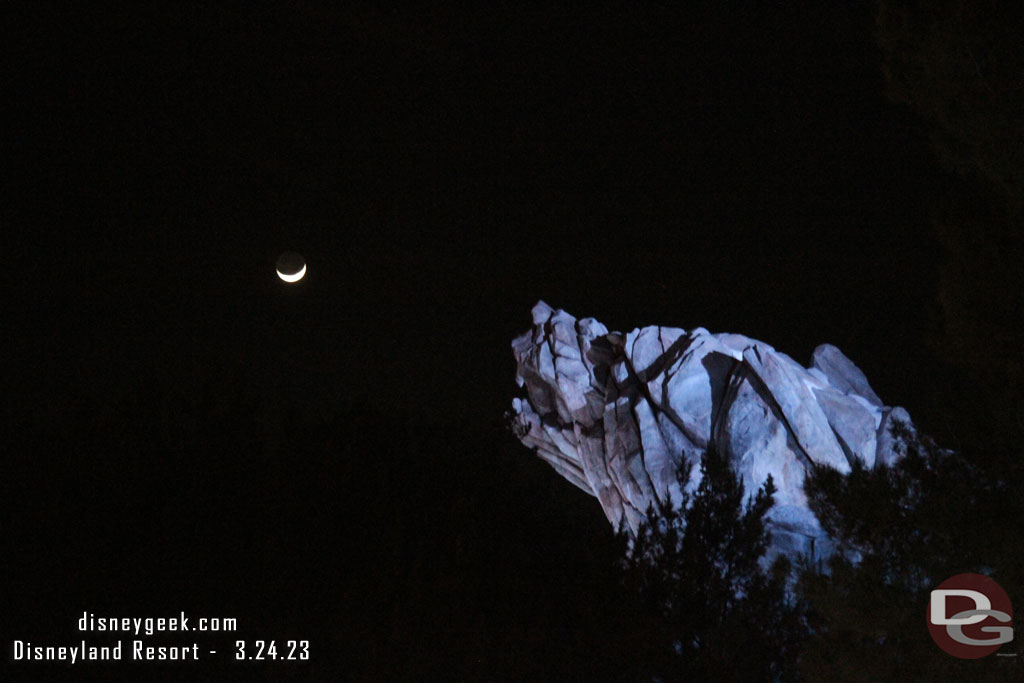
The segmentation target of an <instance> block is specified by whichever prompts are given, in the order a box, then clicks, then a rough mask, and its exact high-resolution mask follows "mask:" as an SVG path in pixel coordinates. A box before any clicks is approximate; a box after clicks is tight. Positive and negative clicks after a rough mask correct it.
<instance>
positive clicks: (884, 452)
mask: <svg viewBox="0 0 1024 683" xmlns="http://www.w3.org/2000/svg"><path fill="white" fill-rule="evenodd" d="M512 349H513V352H514V354H515V358H516V362H517V364H518V371H517V376H516V381H517V383H518V384H519V386H520V387H525V389H526V392H525V393H526V395H525V396H524V397H520V398H516V399H514V400H513V410H512V412H511V413H510V418H511V421H512V427H513V429H514V431H515V433H516V435H517V436H518V437H519V439H520V440H521V441H522V443H523V444H525V445H526V446H528V447H531V448H533V449H535V451H536V453H537V454H538V455H539V456H540V457H541V458H543V459H544V460H545V461H547V462H548V463H549V464H550V465H551V466H552V467H553V468H554V469H555V470H556V471H557V472H558V473H559V474H561V475H562V476H563V477H565V478H566V479H568V480H569V481H570V482H572V483H573V484H575V485H576V486H578V487H579V488H581V489H583V490H584V491H586V492H587V493H589V494H591V495H593V496H595V497H596V498H597V499H598V501H600V503H601V507H602V508H603V509H604V512H605V514H606V515H607V517H608V519H609V521H610V522H611V523H612V524H613V525H614V526H615V527H616V528H617V529H618V528H622V527H623V525H625V527H626V528H628V529H630V530H632V531H635V530H636V529H637V527H638V525H639V523H640V521H641V520H642V519H643V516H644V513H645V511H646V510H647V507H648V505H649V504H650V503H651V502H654V501H655V500H657V501H662V500H665V499H666V498H668V499H670V500H672V501H673V502H675V503H678V501H679V500H680V497H681V491H680V490H679V489H680V487H679V484H678V482H677V478H676V471H677V469H678V467H679V465H680V463H681V461H682V460H684V459H685V460H687V461H689V462H691V463H692V464H693V465H694V466H693V469H692V470H691V479H690V481H689V483H688V484H687V487H692V486H695V485H696V483H697V480H698V479H699V477H700V467H699V463H700V456H701V454H702V453H703V452H704V451H705V450H706V449H707V447H708V445H709V444H711V443H713V444H714V445H715V446H717V447H718V449H719V451H720V452H721V453H722V454H723V455H724V456H725V457H726V458H728V459H729V461H730V463H731V464H732V466H733V468H734V469H735V471H736V472H737V473H738V474H739V476H740V477H741V479H742V481H743V485H744V488H745V491H746V493H747V494H748V495H752V494H753V493H754V492H755V491H756V490H757V489H758V487H760V486H761V485H762V484H763V483H764V481H765V479H766V478H767V476H768V475H769V474H771V475H772V477H773V480H774V482H775V485H776V487H777V489H778V491H777V492H776V494H775V505H774V506H773V507H772V509H771V511H770V512H769V513H768V518H769V528H770V529H771V531H772V536H773V542H772V549H771V552H770V555H771V556H774V555H775V554H777V553H779V552H782V553H785V554H787V555H791V556H794V555H796V554H807V555H810V556H812V557H823V556H827V555H829V554H831V553H832V552H833V550H834V548H833V546H832V544H831V542H830V539H828V538H827V536H826V534H825V533H824V531H823V530H822V529H821V527H820V525H819V524H818V521H817V519H816V518H815V517H814V514H813V513H812V512H811V511H810V509H809V508H808V507H807V498H806V496H805V495H804V491H803V481H804V477H805V475H806V472H807V469H808V467H809V465H810V463H812V462H813V463H823V464H827V465H829V466H831V467H834V468H836V469H838V470H839V471H841V472H848V471H849V470H850V465H851V463H853V462H854V460H855V459H859V460H860V461H862V462H863V463H865V464H866V465H867V466H869V467H873V466H875V464H876V463H883V462H884V463H888V462H891V461H892V460H893V459H894V458H896V457H898V453H899V450H900V446H899V444H898V443H897V441H895V440H894V437H893V436H892V435H891V434H890V433H889V427H890V425H891V424H892V423H893V421H896V420H898V421H902V422H905V423H906V424H907V425H908V426H909V424H910V420H909V416H908V415H907V413H906V411H905V410H903V409H902V408H899V407H889V406H886V405H884V404H883V403H882V401H881V399H879V398H878V396H877V395H876V394H875V392H874V391H873V390H872V389H871V386H870V385H869V384H868V381H867V378H866V377H865V376H864V373H862V372H861V371H860V369H858V368H857V366H856V365H854V364H853V362H851V361H850V359H848V358H847V357H846V356H844V355H843V353H842V352H841V351H840V350H839V349H837V348H836V347H834V346H831V345H828V344H823V345H822V346H819V347H818V348H817V349H815V351H814V354H813V356H812V358H811V365H810V366H809V367H806V368H805V367H804V366H802V365H800V364H799V363H797V362H796V361H794V360H793V359H792V358H790V357H789V356H787V355H786V354H784V353H781V352H779V351H776V350H775V349H773V348H772V347H771V346H769V345H768V344H765V343H764V342H760V341H757V340H755V339H750V338H749V337H744V336H742V335H738V334H711V333H710V332H708V331H707V330H705V329H703V328H697V329H694V330H690V331H687V330H683V329H680V328H676V327H661V326H649V327H643V328H640V329H634V330H633V331H632V332H629V333H628V334H621V333H619V332H609V331H608V329H607V328H606V327H605V326H604V325H602V324H601V323H599V322H597V321H596V320H594V319H593V318H584V319H582V320H577V319H576V318H574V317H572V316H571V315H569V314H568V313H566V312H565V311H562V310H555V309H552V308H551V307H550V306H548V305H547V304H546V303H544V302H543V301H541V302H538V303H537V305H536V306H534V307H533V329H532V330H531V331H529V332H526V333H524V334H522V335H521V336H519V337H517V338H516V339H515V340H514V341H513V342H512Z"/></svg>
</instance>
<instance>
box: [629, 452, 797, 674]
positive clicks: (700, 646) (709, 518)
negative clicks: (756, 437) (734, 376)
mask: <svg viewBox="0 0 1024 683" xmlns="http://www.w3.org/2000/svg"><path fill="white" fill-rule="evenodd" d="M701 473H702V475H703V477H702V479H701V481H700V484H699V485H698V486H697V488H696V489H695V490H694V491H693V492H692V493H688V494H686V495H684V499H683V504H682V505H681V506H680V507H674V506H672V505H671V504H670V503H668V502H665V503H662V504H661V505H660V506H658V507H654V506H652V507H651V508H649V509H648V512H647V519H646V520H645V522H644V523H643V524H642V525H641V527H640V529H639V531H638V533H637V535H636V537H635V538H633V537H629V536H628V535H627V534H626V533H625V532H623V533H622V534H621V537H622V541H623V543H624V544H625V546H626V552H625V558H624V560H623V567H624V570H625V583H626V585H627V587H628V588H630V589H631V590H633V591H635V593H636V594H637V595H638V596H639V597H640V598H641V601H642V603H643V605H644V607H645V608H646V609H647V610H648V611H649V613H650V618H651V622H650V623H651V628H650V632H649V633H647V634H646V642H645V646H646V648H647V649H646V651H645V652H644V653H643V655H642V657H643V660H644V661H643V664H642V671H641V672H640V673H641V676H642V677H643V678H644V679H646V680H651V679H653V680H665V681H711V680H714V681H746V682H748V683H756V682H757V681H788V680H796V679H795V677H794V675H793V672H794V671H795V669H796V657H797V654H798V650H799V646H800V643H801V641H802V637H803V635H804V630H803V624H802V619H801V618H800V614H799V610H798V609H797V607H796V605H794V604H791V602H790V601H788V600H787V597H786V592H785V584H786V577H787V576H788V574H789V563H788V561H787V560H786V559H785V558H780V559H779V560H777V561H776V563H775V564H774V565H773V567H772V569H771V571H770V572H767V573H766V572H764V571H763V570H762V569H761V567H760V564H759V561H760V559H761V558H762V556H763V555H764V553H765V551H766V549H767V547H768V543H769V541H770V534H769V532H768V530H767V529H766V528H765V523H764V516H765V514H766V513H767V512H768V510H769V509H770V508H771V506H772V502H773V496H774V493H775V490H776V489H775V485H774V483H773V482H772V480H771V477H769V478H768V480H767V481H766V482H765V484H764V486H762V488H761V489H760V490H759V491H758V492H757V494H756V496H752V497H751V498H750V499H748V504H747V505H746V506H744V504H743V486H742V484H741V482H740V481H739V479H738V478H737V476H736V474H735V473H734V472H733V470H732V468H731V467H730V466H729V463H728V462H726V461H725V459H724V458H722V457H721V456H720V455H719V454H718V453H717V452H716V451H715V450H714V449H713V448H709V450H708V451H707V452H706V453H705V454H704V456H703V457H702V459H701ZM677 476H678V480H679V483H680V486H681V487H682V486H684V484H685V483H686V482H687V481H688V479H689V467H685V466H684V467H682V468H681V469H680V470H679V472H678V474H677Z"/></svg>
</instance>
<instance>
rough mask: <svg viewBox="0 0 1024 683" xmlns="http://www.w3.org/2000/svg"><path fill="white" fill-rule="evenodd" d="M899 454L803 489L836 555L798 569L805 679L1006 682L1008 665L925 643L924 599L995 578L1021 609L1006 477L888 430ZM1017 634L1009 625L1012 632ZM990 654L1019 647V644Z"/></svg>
mask: <svg viewBox="0 0 1024 683" xmlns="http://www.w3.org/2000/svg"><path fill="white" fill-rule="evenodd" d="M894 432H896V433H899V434H900V435H901V436H902V437H903V439H904V442H905V444H906V445H905V448H904V450H903V457H902V458H901V459H900V460H898V461H897V462H896V463H895V464H893V465H892V466H878V467H875V468H873V469H869V468H866V467H864V466H863V465H858V464H855V465H854V467H853V470H852V472H851V473H850V474H848V475H842V474H840V473H838V472H836V471H835V470H832V469H829V468H825V467H819V468H816V469H815V470H813V471H812V473H811V475H810V476H809V477H808V480H807V482H806V484H805V490H806V491H807V495H808V499H809V501H810V505H811V508H812V509H813V510H814V512H815V514H816V515H817V516H818V519H819V520H820V521H821V523H822V526H823V527H824V528H825V530H826V531H827V532H828V533H829V534H830V535H832V536H833V537H834V538H835V539H836V541H837V543H838V545H839V548H840V549H841V550H842V553H840V554H838V555H837V556H835V557H834V558H833V559H832V560H831V562H830V566H829V568H828V571H827V572H822V571H818V570H817V568H809V567H805V568H804V571H803V572H802V576H801V580H800V583H799V593H800V595H801V598H802V599H803V600H804V601H805V602H806V604H807V605H808V608H809V612H808V621H809V624H810V626H811V629H812V635H811V637H810V639H809V641H808V644H807V649H806V653H805V656H804V657H803V658H802V666H801V672H802V673H803V674H804V675H805V677H806V678H807V680H809V681H830V682H839V681H849V682H851V683H852V682H854V681H857V682H861V681H863V682H865V683H867V682H868V681H871V682H879V681H938V680H957V679H964V680H966V679H968V678H969V679H970V680H978V681H999V680H1008V677H1012V676H1019V675H1020V671H1019V666H1020V665H1019V664H1017V662H1016V660H1015V659H1012V658H995V657H990V658H988V659H987V660H985V661H980V662H979V661H961V660H957V659H955V658H953V657H950V656H948V655H946V654H945V653H943V652H942V651H941V650H940V649H939V648H938V647H936V646H935V644H934V643H933V642H932V641H931V638H930V636H929V635H928V631H927V628H926V624H925V619H924V613H925V606H926V605H927V601H928V595H929V592H930V591H931V590H932V589H933V588H935V586H936V585H938V584H939V583H941V582H942V581H944V580H945V579H947V578H949V577H950V576H953V575H955V574H960V573H964V572H975V573H980V574H985V575H988V576H991V577H992V578H994V579H995V580H996V581H997V582H998V583H999V584H1000V585H1001V586H1002V587H1003V588H1004V589H1005V590H1006V591H1007V592H1008V593H1009V594H1010V599H1011V602H1013V603H1014V604H1018V605H1019V604H1022V602H1021V601H1022V599H1024V591H1022V588H1024V581H1022V578H1024V573H1022V570H1021V567H1022V565H1021V559H1022V556H1021V550H1022V546H1021V542H1020V540H1019V538H1018V534H1017V529H1018V528H1019V527H1018V526H1017V525H1016V523H1015V520H1016V519H1019V516H1012V515H1013V513H1012V508H1013V507H1014V505H1016V504H1019V503H1014V502H1013V499H1012V498H1011V496H1010V488H1009V486H1008V483H1007V482H1006V481H1005V480H1002V479H1000V478H998V477H993V476H991V474H989V473H986V472H985V471H983V470H982V469H980V468H978V467H977V466H975V465H974V464H972V463H971V461H970V460H969V459H968V458H966V457H965V456H963V455H960V454H957V453H954V452H952V451H948V450H943V449H940V448H939V447H938V446H936V445H935V444H934V443H933V442H931V441H930V440H928V439H924V438H917V437H915V436H914V435H912V434H910V433H909V432H908V431H907V430H906V429H905V428H903V427H901V426H897V429H895V430H894ZM1018 633H1020V628H1019V627H1018ZM1001 652H1004V653H1012V652H1021V643H1020V637H1019V636H1018V637H1017V638H1016V639H1015V641H1014V642H1013V643H1011V644H1008V645H1005V646H1004V647H1003V648H1002V649H1001Z"/></svg>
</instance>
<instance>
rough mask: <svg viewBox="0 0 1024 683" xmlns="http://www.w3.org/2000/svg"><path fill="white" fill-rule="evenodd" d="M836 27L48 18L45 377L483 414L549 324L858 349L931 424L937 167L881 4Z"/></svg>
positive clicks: (81, 14)
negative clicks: (922, 398)
mask: <svg viewBox="0 0 1024 683" xmlns="http://www.w3.org/2000/svg"><path fill="white" fill-rule="evenodd" d="M812 5H813V4H812V3H808V4H807V6H804V7H790V8H788V9H773V10H771V11H768V10H767V9H765V10H761V11H759V12H740V11H738V10H737V11H735V12H725V11H717V12H715V13H714V14H709V15H707V16H703V15H701V14H700V13H698V12H696V11H693V12H689V11H686V10H679V9H667V8H662V7H660V6H658V5H656V4H653V3H635V4H629V5H620V6H611V7H602V8H591V9H589V10H579V9H574V10H573V11H564V10H559V9H557V8H552V7H546V8H544V9H543V10H542V11H536V12H530V11H527V10H523V9H521V8H516V7H511V6H509V7H504V6H502V5H501V4H491V3H488V5H487V6H486V7H482V8H480V9H478V10H477V11H475V12H473V11H464V10H461V9H460V10H456V9H453V8H452V7H451V6H447V5H444V4H443V3H442V4H441V6H439V7H434V8H431V9H429V10H428V9H424V10H421V11H418V12H409V11H402V12H399V11H397V10H394V11H388V10H373V9H363V10H357V9H352V10H341V9H335V10H324V9H317V8H315V7H313V6H311V5H307V4H301V3H300V4H287V5H282V6H279V7H278V8H276V9H262V8H261V9H256V8H246V9H237V8H236V9H234V10H217V9H212V8H210V7H207V8H204V9H198V8H189V9H182V8H178V9H171V8H165V9H164V10H162V11H160V12H157V11H155V10H152V9H143V8H138V7H134V6H131V5H125V6H123V7H122V8H121V9H120V10H112V9H109V8H108V9H103V10H98V9H78V10H77V11H74V12H56V11H54V12H52V13H49V14H48V13H47V12H46V11H44V10H39V9H33V10H31V11H30V12H27V13H26V15H25V16H22V17H19V18H18V19H17V20H16V21H15V22H13V25H14V26H15V27H17V33H18V34H19V35H18V37H17V39H16V40H15V41H14V42H13V43H12V44H9V46H8V47H7V48H6V49H7V51H8V53H9V54H10V56H11V57H13V59H12V60H10V61H9V65H10V66H9V68H8V69H7V75H8V92H9V93H11V94H10V95H9V96H8V97H5V100H6V109H7V112H6V113H7V114H8V115H13V116H5V118H7V119H8V120H9V121H13V124H11V125H10V127H9V128H8V137H9V144H10V145H11V147H13V149H12V150H11V151H10V152H9V153H8V155H7V157H8V160H7V163H5V167H6V170H7V173H6V176H7V178H6V185H7V188H8V190H9V193H10V194H9V197H10V200H9V201H8V202H5V206H4V216H3V219H4V224H5V226H6V230H5V232H6V235H7V238H8V239H11V238H13V244H12V245H11V246H10V247H9V248H8V249H7V252H8V263H9V264H13V266H14V268H13V271H11V270H8V272H7V273H6V275H7V276H8V277H9V278H10V285H9V287H8V292H9V298H10V299H13V300H14V302H15V306H16V310H17V311H18V315H17V316H16V317H15V318H14V320H15V321H16V324H17V326H18V329H17V333H16V334H15V335H13V336H14V339H15V342H16V344H17V346H18V347H19V348H18V355H17V356H16V357H17V358H18V359H19V363H18V365H19V366H20V367H21V369H22V370H23V371H24V375H23V377H22V379H23V381H25V382H27V383H28V384H30V385H35V386H37V387H38V386H42V385H43V384H46V385H49V383H50V382H51V381H52V382H56V383H57V384H58V385H65V384H66V380H67V379H68V378H71V379H72V380H73V381H75V382H81V383H84V384H86V385H93V384H94V383H103V382H107V381H111V380H112V379H114V378H121V377H124V376H132V375H135V374H136V373H138V372H140V371H141V372H162V373H170V374H173V375H175V376H179V375H181V376H185V375H189V374H192V375H195V374H197V373H198V374H202V373H206V372H208V371H209V369H210V368H211V367H214V366H233V365H235V364H239V365H240V366H241V367H242V368H244V370H240V372H242V373H243V374H246V375H250V376H254V377H260V378H263V379H261V380H259V381H261V382H263V381H267V382H272V383H273V382H284V383H286V384H287V383H289V382H299V383H305V384H309V385H310V386H311V387H315V390H316V391H330V390H332V389H331V388H332V387H339V386H343V387H345V389H344V391H346V392H348V393H351V394H357V395H360V396H362V397H365V400H366V401H367V402H370V403H373V404H382V405H383V404H388V403H392V402H395V401H403V400H409V401H411V402H412V403H413V404H414V405H417V406H422V408H423V409H424V410H436V411H438V412H440V413H441V414H450V413H451V412H453V411H460V412H464V411H467V410H469V411H473V413H474V415H475V416H479V415H481V414H482V413H494V412H500V411H501V410H502V409H503V408H504V406H505V405H506V403H507V399H508V397H509V395H510V394H511V393H512V391H513V390H514V386H513V385H512V382H511V377H512V371H513V367H512V364H511V355H510V353H509V349H508V342H509V341H510V339H511V337H512V336H513V335H514V334H516V333H518V332H519V331H522V330H524V329H526V328H527V327H528V324H529V308H530V307H531V306H532V304H533V303H534V302H535V301H536V300H537V299H540V298H543V299H545V300H546V301H548V302H549V303H550V304H552V305H554V306H556V307H562V308H565V309H566V310H568V311H570V312H571V313H573V314H574V315H576V316H578V317H583V316H594V317H596V318H598V319H599V320H602V321H604V322H606V323H607V324H609V325H610V326H612V327H614V328H622V329H625V330H628V329H632V327H634V326H639V325H644V324H652V323H662V324H674V325H680V326H684V327H695V326H698V325H699V326H704V327H707V328H709V329H711V330H712V331H737V332H741V333H744V334H748V335H751V336H754V337H757V338H761V339H763V340H764V341H767V342H769V343H771V344H773V345H775V346H776V347H777V348H779V349H780V350H783V351H786V352H789V353H790V354H792V355H794V356H795V357H796V358H798V359H799V360H801V361H804V362H806V361H807V359H808V358H807V357H808V355H809V353H810V351H811V350H812V349H813V348H814V346H815V345H817V344H818V343H820V342H824V341H829V342H832V343H835V344H837V345H839V346H840V347H841V348H843V349H844V350H846V352H847V353H848V354H849V355H850V356H851V357H852V358H853V359H854V360H855V361H857V362H858V363H860V364H861V365H862V366H863V367H864V368H865V370H866V371H867V373H868V376H869V377H870V378H871V379H872V381H873V382H875V383H876V384H877V385H878V391H879V392H880V393H881V395H882V396H883V398H884V399H885V400H887V401H891V402H894V403H906V402H911V401H912V400H913V393H912V391H910V390H909V389H908V388H905V387H904V383H905V381H906V380H907V379H909V378H912V377H914V376H916V375H919V374H920V373H919V370H918V369H917V368H915V369H913V370H908V371H904V370H903V368H904V367H905V363H906V362H907V360H908V359H913V358H915V357H916V355H917V354H916V349H917V348H918V346H919V345H920V344H921V341H922V338H923V335H924V333H925V329H924V328H925V327H926V325H927V311H926V309H927V308H928V306H929V303H930V298H931V297H933V295H934V294H933V291H932V290H933V281H932V280H933V274H932V272H931V268H930V263H931V260H932V258H933V252H934V248H933V246H932V245H931V243H930V241H929V238H928V234H927V230H926V228H925V227H924V224H925V219H926V208H925V206H924V200H925V198H926V192H927V189H928V188H929V183H930V180H931V178H930V176H929V172H930V168H931V167H930V165H929V164H930V163H931V162H930V157H929V152H928V150H927V148H926V146H925V144H924V143H923V142H922V140H923V134H922V133H921V131H920V130H918V128H917V127H915V123H914V122H913V120H912V119H911V117H910V116H909V114H906V113H904V112H903V111H902V110H901V109H899V108H898V107H896V106H895V105H892V104H889V103H888V102H887V101H886V99H885V93H884V87H883V80H882V74H881V70H880V66H879V56H878V54H877V50H876V48H875V46H874V43H873V41H872V38H871V34H870V29H871V24H870V21H871V18H870V15H869V13H868V10H867V8H865V7H861V6H857V7H856V8H852V9H844V8H843V7H842V6H837V7H835V8H831V9H828V10H823V9H820V8H815V7H813V6H812ZM286 249H295V250H298V251H300V252H302V253H303V254H305V255H306V257H307V258H308V260H309V264H310V268H309V276H308V278H307V280H306V281H305V282H304V283H303V284H302V285H301V286H299V287H296V288H294V291H293V290H289V289H287V288H286V287H283V286H282V283H280V282H278V281H277V280H276V279H275V278H274V277H273V268H272V264H273V261H274V259H275V258H276V256H277V254H278V253H280V252H281V251H284V250H286ZM271 378H273V379H271ZM311 390H312V389H311Z"/></svg>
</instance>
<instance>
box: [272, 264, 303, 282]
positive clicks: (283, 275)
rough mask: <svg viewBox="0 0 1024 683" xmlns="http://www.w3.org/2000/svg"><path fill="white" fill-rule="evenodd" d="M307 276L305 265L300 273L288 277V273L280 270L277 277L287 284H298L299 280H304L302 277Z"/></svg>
mask: <svg viewBox="0 0 1024 683" xmlns="http://www.w3.org/2000/svg"><path fill="white" fill-rule="evenodd" d="M305 274H306V266H305V265H303V266H302V269H301V270H300V271H299V272H297V273H292V274H291V275H288V274H286V273H282V272H281V271H280V270H279V271H277V276H278V277H279V278H281V279H282V280H284V281H285V282H298V281H299V280H301V279H302V276H303V275H305Z"/></svg>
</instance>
